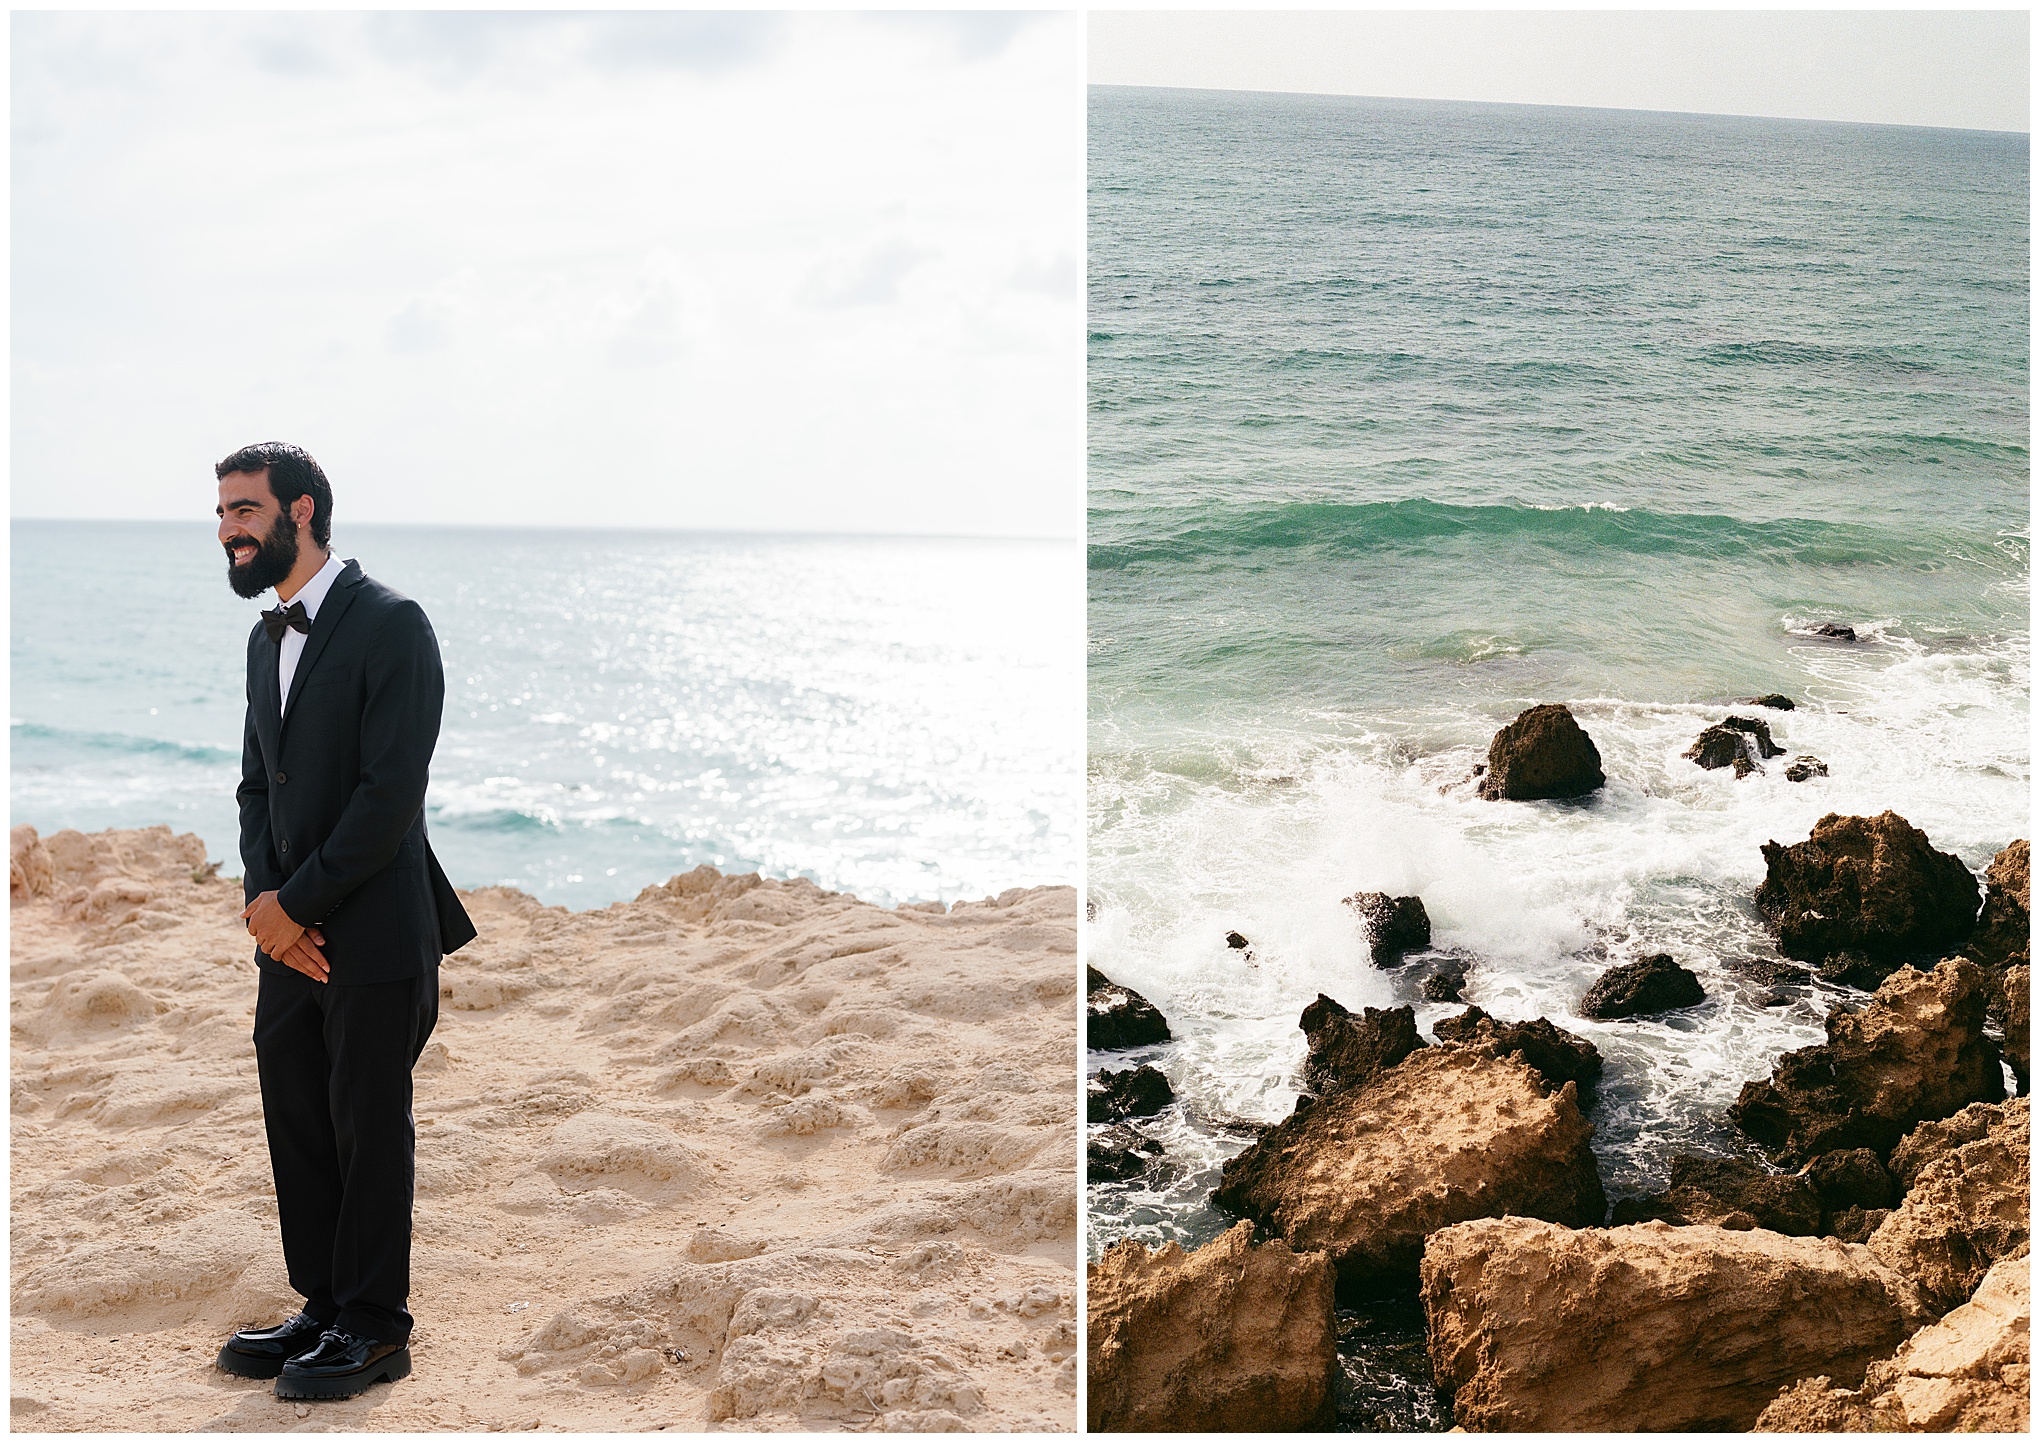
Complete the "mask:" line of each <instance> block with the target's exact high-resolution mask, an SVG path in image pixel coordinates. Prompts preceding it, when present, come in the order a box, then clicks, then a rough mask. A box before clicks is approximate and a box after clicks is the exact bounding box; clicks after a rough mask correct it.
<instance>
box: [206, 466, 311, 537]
mask: <svg viewBox="0 0 2040 1443" xmlns="http://www.w3.org/2000/svg"><path fill="white" fill-rule="evenodd" d="M236 471H267V472H268V473H269V492H270V494H271V495H272V496H274V497H275V498H276V500H277V504H279V505H280V506H282V507H283V509H284V510H286V511H288V510H290V504H291V503H292V502H293V501H295V500H297V499H298V497H300V496H309V497H311V498H312V540H314V541H316V542H317V543H318V544H319V546H320V547H321V549H323V548H324V547H325V545H326V543H327V541H328V540H329V539H331V537H332V535H333V487H332V485H331V484H330V483H329V482H328V481H327V480H326V473H325V472H324V471H321V470H320V469H319V463H318V462H316V461H314V460H313V459H312V457H311V453H310V452H309V451H307V450H305V449H304V447H302V446H292V445H290V444H288V443H287V442H283V441H261V442H257V443H256V444H255V445H253V446H243V447H242V448H241V449H240V450H238V451H236V452H235V453H234V454H233V455H231V456H229V457H227V459H226V460H224V461H222V462H220V464H219V465H217V466H215V467H213V475H214V476H215V477H216V478H217V477H223V476H230V475H232V474H233V473H234V472H236Z"/></svg>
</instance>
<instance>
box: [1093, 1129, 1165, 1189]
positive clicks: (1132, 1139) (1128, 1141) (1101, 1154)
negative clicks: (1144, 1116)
mask: <svg viewBox="0 0 2040 1443" xmlns="http://www.w3.org/2000/svg"><path fill="white" fill-rule="evenodd" d="M1161 1155H1162V1145H1161V1144H1160V1143H1159V1142H1156V1141H1155V1140H1154V1139H1153V1138H1151V1137H1149V1136H1147V1135H1146V1134H1145V1133H1140V1132H1136V1131H1134V1130H1133V1129H1132V1128H1130V1127H1110V1128H1107V1129H1105V1130H1104V1131H1103V1132H1100V1133H1099V1134H1097V1136H1095V1137H1092V1138H1091V1139H1089V1140H1088V1141H1087V1142H1086V1143H1085V1144H1084V1170H1085V1175H1086V1176H1087V1177H1088V1178H1089V1179H1090V1180H1091V1181H1092V1182H1126V1181H1128V1180H1129V1179H1132V1178H1136V1177H1139V1176H1141V1175H1142V1174H1143V1173H1145V1172H1146V1171H1147V1169H1148V1165H1149V1164H1150V1163H1152V1162H1154V1161H1155V1160H1156V1159H1157V1158H1159V1157H1161Z"/></svg>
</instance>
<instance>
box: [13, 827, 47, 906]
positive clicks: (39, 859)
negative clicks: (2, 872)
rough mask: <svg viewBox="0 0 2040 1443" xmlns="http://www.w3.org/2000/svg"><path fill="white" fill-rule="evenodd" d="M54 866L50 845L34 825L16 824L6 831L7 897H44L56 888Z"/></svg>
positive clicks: (22, 898) (15, 898)
mask: <svg viewBox="0 0 2040 1443" xmlns="http://www.w3.org/2000/svg"><path fill="white" fill-rule="evenodd" d="M56 885H57V874H56V868H55V867H54V866H53V865H52V864H51V862H50V853H49V848H47V847H45V846H44V845H43V844H42V839H41V838H40V837H38V836H37V835H36V831H35V828H34V827H16V828H14V829H13V830H12V831H10V832H9V833H8V834H7V896H8V899H9V900H10V901H22V900H25V899H27V898H29V897H47V896H49V894H50V893H51V892H53V891H55V890H56Z"/></svg>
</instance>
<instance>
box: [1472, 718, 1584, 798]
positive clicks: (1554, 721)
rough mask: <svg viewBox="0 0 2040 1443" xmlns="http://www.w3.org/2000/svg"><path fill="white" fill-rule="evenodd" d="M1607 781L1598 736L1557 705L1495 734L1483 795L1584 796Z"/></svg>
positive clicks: (1482, 779)
mask: <svg viewBox="0 0 2040 1443" xmlns="http://www.w3.org/2000/svg"><path fill="white" fill-rule="evenodd" d="M1607 780H1608V778H1607V774H1606V773H1604V772H1603V771H1602V770H1601V753H1600V750H1599V749H1598V748H1597V747H1595V745H1594V739H1593V738H1592V737H1590V736H1588V735H1587V733H1586V731H1585V730H1584V729H1583V728H1582V727H1581V726H1580V724H1579V723H1578V722H1577V721H1575V720H1574V719H1573V714H1572V711H1571V710H1570V709H1569V708H1567V707H1566V706H1564V705H1562V704H1557V703H1553V704H1548V705H1545V706H1533V707H1531V708H1530V709H1529V710H1528V711H1525V712H1523V713H1522V714H1520V715H1519V716H1518V717H1517V718H1516V719H1515V720H1514V721H1512V722H1510V723H1509V724H1508V725H1507V726H1505V727H1503V728H1502V729H1501V730H1500V731H1498V732H1496V733H1495V736H1494V740H1493V741H1491V742H1490V743H1488V759H1487V771H1486V773H1485V774H1484V775H1482V776H1481V779H1480V795H1481V796H1483V797H1485V798H1487V799H1488V800H1489V801H1512V802H1527V801H1538V800H1541V799H1545V798H1556V797H1583V796H1585V795H1586V794H1587V793H1589V792H1592V791H1595V790H1597V789H1598V788H1600V787H1601V786H1603V785H1605V784H1606V782H1607Z"/></svg>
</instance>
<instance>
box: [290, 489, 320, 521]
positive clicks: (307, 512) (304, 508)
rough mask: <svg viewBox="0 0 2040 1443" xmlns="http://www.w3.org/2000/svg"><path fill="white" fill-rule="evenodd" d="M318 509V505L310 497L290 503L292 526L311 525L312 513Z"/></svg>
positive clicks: (301, 497) (299, 498)
mask: <svg viewBox="0 0 2040 1443" xmlns="http://www.w3.org/2000/svg"><path fill="white" fill-rule="evenodd" d="M316 509H318V503H317V502H315V501H313V500H312V498H311V497H309V496H300V497H298V499H297V500H295V501H293V502H291V503H290V519H291V524H292V525H294V526H309V525H311V524H312V512H313V511H315V510H316Z"/></svg>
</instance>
